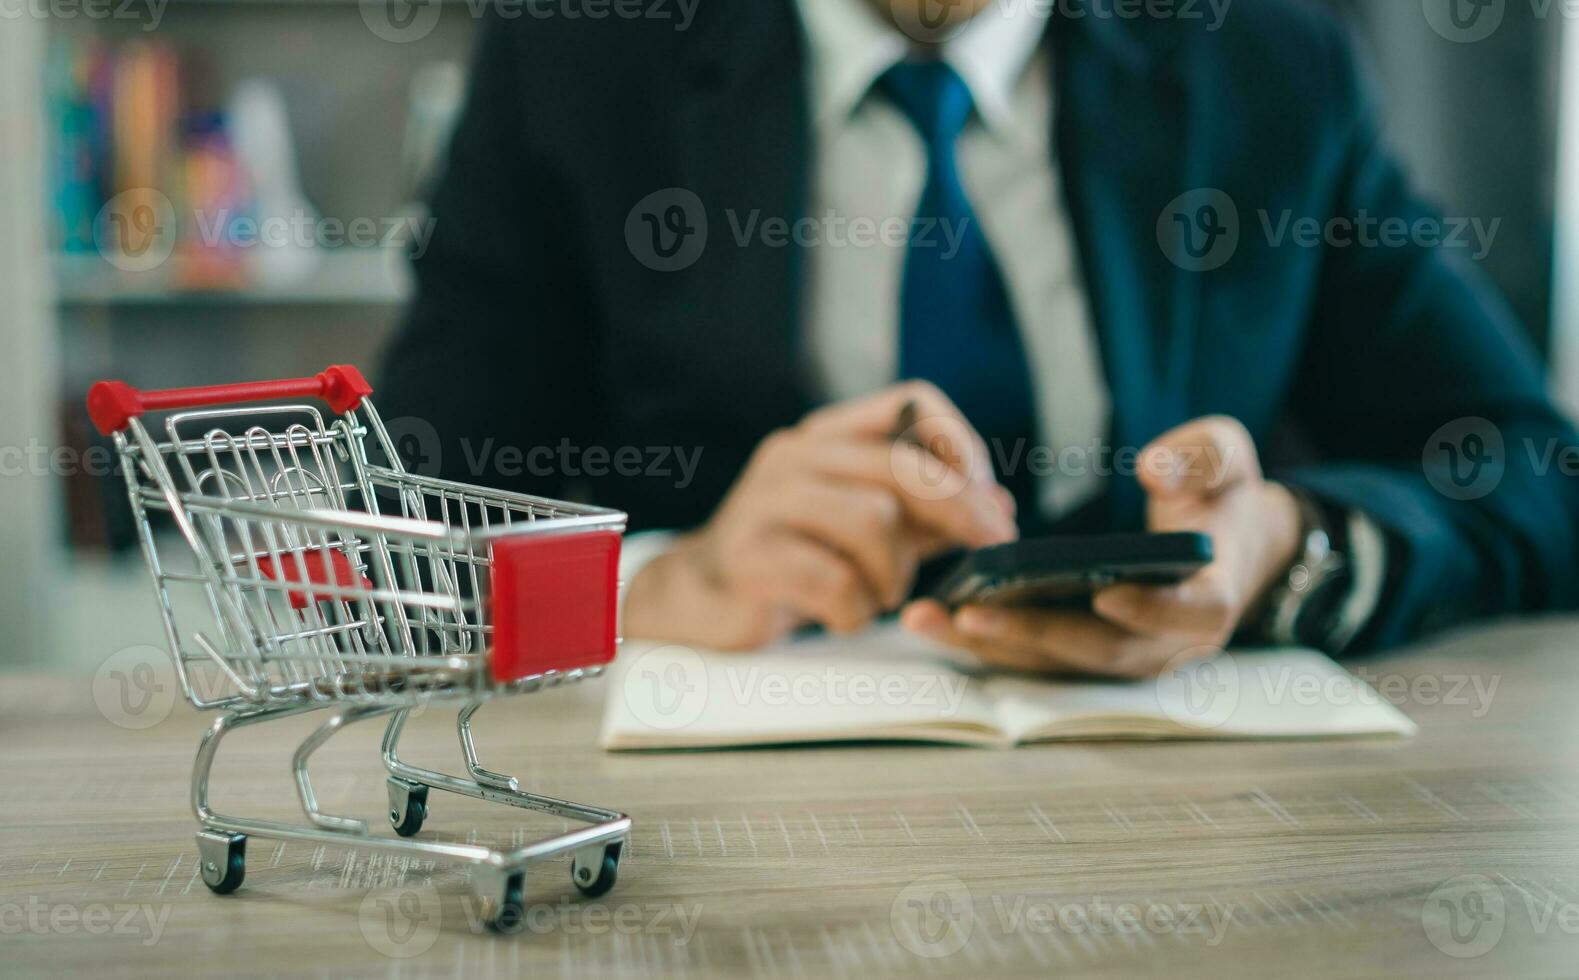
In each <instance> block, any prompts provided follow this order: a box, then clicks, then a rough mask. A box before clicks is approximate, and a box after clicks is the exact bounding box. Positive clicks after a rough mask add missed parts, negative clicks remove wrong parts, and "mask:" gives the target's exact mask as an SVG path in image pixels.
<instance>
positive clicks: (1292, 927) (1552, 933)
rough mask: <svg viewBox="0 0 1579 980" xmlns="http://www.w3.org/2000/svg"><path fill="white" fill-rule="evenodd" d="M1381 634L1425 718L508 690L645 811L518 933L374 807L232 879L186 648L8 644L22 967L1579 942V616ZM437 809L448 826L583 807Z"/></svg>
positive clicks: (536, 721) (344, 751)
mask: <svg viewBox="0 0 1579 980" xmlns="http://www.w3.org/2000/svg"><path fill="white" fill-rule="evenodd" d="M128 656H135V655H128ZM1356 666H1358V667H1360V668H1361V669H1362V672H1363V673H1364V674H1365V675H1366V676H1367V677H1369V678H1370V679H1372V680H1373V682H1376V683H1379V686H1380V687H1381V689H1382V690H1383V691H1384V693H1388V695H1389V698H1390V699H1391V700H1394V701H1395V702H1396V703H1398V704H1399V706H1400V707H1401V708H1402V709H1403V710H1404V711H1405V712H1406V713H1407V714H1409V715H1410V716H1411V717H1413V718H1414V719H1415V720H1416V721H1417V722H1419V724H1420V734H1419V735H1418V737H1416V738H1414V739H1412V740H1397V739H1375V740H1351V741H1329V742H1278V743H1267V742H1263V743H1228V744H1213V743H1160V744H1135V743H1117V744H1095V743H1084V744H1060V745H1043V746H1035V747H1027V748H1021V749H1018V750H1013V751H992V750H977V749H957V748H945V747H924V746H904V747H900V746H845V747H830V748H821V749H791V750H748V751H733V752H719V753H673V754H645V755H632V754H626V755H609V754H605V753H603V752H601V751H599V750H598V749H597V748H596V747H595V745H594V737H595V730H596V724H597V720H598V714H599V699H600V698H601V696H602V693H603V692H602V690H601V682H593V683H591V684H586V685H582V686H580V687H579V688H570V689H564V690H560V691H554V692H549V693H545V694H540V695H531V696H526V697H520V698H514V699H509V700H504V701H499V702H496V703H494V704H493V705H490V706H489V707H487V708H485V709H484V711H483V713H482V714H481V715H480V716H479V717H478V720H477V729H478V738H479V750H480V752H481V754H482V759H483V762H484V764H488V765H491V766H492V767H493V768H503V769H505V770H506V771H509V772H512V773H514V774H516V775H518V776H520V777H521V778H522V782H523V784H525V785H526V786H527V787H528V788H531V789H535V790H537V791H540V792H545V793H549V794H552V795H556V796H561V797H566V798H569V799H575V800H583V801H586V802H592V803H599V804H607V805H610V806H613V807H617V808H620V809H623V810H625V811H627V812H628V813H630V814H631V815H632V817H633V818H634V819H635V831H634V834H633V837H632V839H631V841H630V842H629V843H628V844H627V845H626V849H625V857H624V862H623V864H622V866H621V874H620V882H619V885H618V887H616V888H615V890H614V891H613V892H612V893H610V894H609V895H607V896H605V897H604V898H602V899H599V900H596V901H585V900H580V899H578V898H577V897H575V892H574V890H573V889H572V888H571V887H570V884H569V878H568V871H567V869H560V868H558V867H557V866H555V867H554V868H553V871H552V873H551V874H548V873H544V874H536V875H535V877H532V878H531V879H529V881H528V887H527V901H528V910H527V916H526V928H525V930H524V931H523V932H522V933H521V934H519V935H516V936H511V937H499V936H495V935H492V934H489V933H487V932H485V931H482V930H481V928H480V926H479V925H478V924H477V921H476V903H475V902H474V901H473V900H472V898H471V893H470V890H469V889H468V887H467V877H466V874H465V872H464V871H460V870H456V869H453V868H446V867H444V866H439V867H430V866H426V865H423V866H418V865H414V864H406V863H403V862H395V861H391V860H389V859H386V858H383V857H381V856H380V855H377V854H374V853H371V852H368V851H366V850H362V851H359V850H358V849H357V848H356V847H355V846H354V845H355V842H354V840H353V841H348V845H347V846H324V847H317V846H312V845H308V844H297V843H292V844H288V845H281V844H279V843H278V842H273V841H268V840H263V839H257V838H254V839H253V840H252V841H251V843H250V845H249V851H248V862H249V863H248V875H247V880H246V884H245V885H244V886H243V887H242V889H241V890H240V891H238V892H236V893H235V894H234V895H230V896H227V897H217V896H214V895H211V894H210V893H209V892H208V889H207V888H205V887H204V886H203V884H202V882H201V881H200V880H199V878H198V877H197V874H196V870H197V869H196V865H195V862H194V855H195V853H196V852H195V848H194V846H193V837H192V834H193V831H194V829H195V824H194V820H193V818H192V816H191V814H190V812H189V810H188V809H187V802H186V800H187V779H188V774H189V769H190V765H191V761H192V755H193V749H194V747H195V744H196V740H197V737H198V734H199V731H200V729H201V728H202V726H203V723H204V720H205V718H204V716H200V715H199V714H198V713H197V712H194V711H192V710H190V709H189V708H188V707H187V706H186V705H185V704H184V702H183V703H180V704H175V705H174V706H173V707H172V706H171V705H170V697H169V696H170V694H171V693H172V691H173V687H172V685H171V684H169V683H168V681H169V677H168V675H166V674H157V675H150V674H147V673H143V674H140V675H139V674H137V673H135V672H132V671H127V670H124V669H122V668H124V667H125V663H120V666H119V667H117V666H116V663H115V662H112V663H108V664H107V665H106V668H105V669H104V670H101V671H100V674H99V675H98V677H97V679H94V678H88V677H80V678H75V677H73V678H67V677H40V676H27V675H0V772H3V773H4V775H5V780H4V783H3V794H4V798H3V802H0V975H5V976H15V975H66V974H77V973H82V974H89V975H100V976H119V975H146V976H157V977H169V976H186V975H208V974H219V975H228V976H249V975H265V974H275V975H278V974H289V975H306V976H323V977H336V978H339V977H347V976H358V975H364V974H366V975H389V976H394V977H421V976H440V975H450V974H452V973H455V972H460V971H464V972H465V973H467V974H468V975H491V974H510V975H522V974H525V973H528V972H530V973H531V975H533V976H545V975H549V974H567V975H581V976H589V977H603V976H623V975H662V976H682V977H683V976H702V975H723V974H730V975H733V974H749V975H755V976H763V977H780V976H783V977H798V976H805V977H866V976H872V975H879V974H896V975H904V976H922V977H927V976H949V975H958V974H976V975H988V974H1024V975H1039V976H1046V975H1051V974H1056V975H1060V976H1074V975H1114V976H1118V975H1131V974H1134V973H1140V972H1157V973H1161V972H1166V973H1168V974H1170V975H1174V976H1214V977H1215V976H1246V977H1266V976H1274V975H1276V976H1287V975H1304V974H1324V975H1327V974H1340V973H1341V974H1343V975H1345V976H1349V977H1353V976H1382V975H1417V976H1418V975H1430V976H1492V975H1503V976H1514V975H1527V976H1554V977H1555V976H1574V975H1576V974H1579V710H1576V694H1579V621H1574V620H1546V621H1543V622H1537V623H1525V624H1508V625H1501V626H1496V627H1493V628H1490V629H1484V630H1480V631H1475V632H1469V633H1462V634H1457V635H1455V636H1452V637H1449V638H1446V639H1444V640H1440V641H1437V642H1435V643H1433V644H1430V645H1428V646H1424V647H1421V648H1419V649H1415V650H1410V651H1405V652H1401V653H1399V654H1396V655H1392V656H1388V657H1386V658H1381V659H1373V660H1366V661H1361V662H1358V663H1357V664H1356ZM113 670H120V672H121V676H122V677H130V678H132V680H133V681H134V682H135V683H134V684H132V685H131V686H127V687H123V686H118V685H119V682H118V681H117V682H115V683H112V682H111V681H112V679H113V678H112V671H113ZM128 694H130V695H132V697H130V698H129V699H128V697H127V695H128ZM137 709H141V710H140V712H139V711H138V710H137ZM312 724H313V720H312V719H311V718H310V717H309V718H306V719H301V718H297V719H289V720H286V721H283V722H278V723H274V724H272V725H264V726H260V727H257V728H252V729H248V730H245V731H242V732H239V733H237V734H236V735H235V736H233V738H232V739H231V740H230V741H229V742H227V745H226V747H225V749H224V750H223V751H222V752H221V755H220V760H219V765H218V770H217V774H216V777H215V785H214V798H215V802H216V805H217V806H219V807H220V808H221V809H225V810H229V811H231V812H235V813H241V814H246V815H250V816H276V817H280V818H286V819H289V818H290V817H292V816H293V815H294V816H295V817H296V818H298V819H299V818H300V812H299V810H297V809H296V799H295V795H294V788H293V786H292V783H291V781H290V778H289V759H290V753H291V750H292V748H293V747H294V745H295V743H296V741H298V740H299V739H300V738H301V737H302V736H303V735H304V734H305V733H306V731H307V730H308V729H309V728H310V726H311V725H312ZM451 725H452V722H451V720H450V717H449V716H448V715H447V714H445V713H442V712H440V711H439V710H438V709H437V708H430V709H429V710H428V711H427V712H426V714H425V715H424V716H422V717H420V718H418V719H417V720H415V721H414V722H413V724H412V727H411V729H410V730H409V732H408V735H407V736H406V739H405V742H404V746H405V747H406V748H407V751H408V753H409V754H410V755H411V756H413V757H414V761H418V762H424V761H425V762H428V763H431V764H434V765H442V766H444V767H451V766H452V765H453V764H454V760H455V759H456V758H457V752H456V751H455V747H454V738H453V728H452V727H451ZM128 726H143V727H136V728H133V727H128ZM378 736H379V726H378V725H377V723H370V724H367V725H365V726H361V727H360V728H353V729H351V730H350V731H348V732H346V733H344V734H342V735H340V736H339V737H337V738H336V740H335V741H333V742H331V743H330V744H329V746H327V747H326V748H325V749H324V750H323V751H322V752H321V753H320V754H319V758H318V761H317V764H316V768H315V773H316V776H317V784H318V788H319V793H320V797H321V799H322V802H323V804H324V805H325V808H326V809H329V810H330V811H331V812H345V811H354V812H356V813H358V814H361V815H364V816H366V817H368V818H369V819H372V820H377V819H378V817H379V814H380V813H381V812H382V810H383V808H384V806H385V803H384V787H383V771H382V768H381V766H380V764H379V762H378V759H377V755H376V752H377V740H378ZM430 808H431V811H432V813H431V816H430V817H429V821H428V827H429V828H430V830H431V831H432V833H433V834H434V835H435V836H438V837H440V838H445V839H455V840H468V839H480V840H496V841H503V842H508V841H510V840H512V839H513V840H521V839H523V838H522V835H523V834H527V835H529V834H531V833H533V832H540V831H541V830H542V829H553V828H556V827H558V826H562V824H561V823H560V822H559V821H558V820H557V819H549V820H546V821H545V820H544V819H542V818H535V817H530V816H528V817H526V818H524V819H526V822H525V823H522V820H523V815H522V812H521V811H514V810H510V809H508V808H503V807H498V806H490V805H487V804H483V803H480V802H476V801H472V800H465V799H461V798H458V797H452V796H445V795H443V794H439V793H437V792H435V793H434V795H433V796H432V797H431V798H430ZM534 821H535V822H534ZM375 827H376V831H377V832H387V825H383V824H375ZM428 833H429V832H428V831H425V832H424V834H425V835H427V834H428Z"/></svg>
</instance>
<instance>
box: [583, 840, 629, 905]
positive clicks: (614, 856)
mask: <svg viewBox="0 0 1579 980" xmlns="http://www.w3.org/2000/svg"><path fill="white" fill-rule="evenodd" d="M620 846H621V845H620V844H610V845H609V846H608V847H605V848H604V849H603V856H602V859H601V860H598V861H596V862H592V863H586V864H583V863H582V862H581V861H579V860H576V861H571V862H570V880H571V881H572V882H574V883H575V886H576V888H578V889H579V890H580V891H581V894H583V895H585V896H587V897H588V898H597V897H598V896H600V895H607V894H608V892H609V889H611V888H613V887H614V880H615V879H616V878H618V877H619V871H620ZM594 872H595V873H596V874H597V877H595V878H594V877H593V874H594Z"/></svg>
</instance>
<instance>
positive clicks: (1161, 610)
mask: <svg viewBox="0 0 1579 980" xmlns="http://www.w3.org/2000/svg"><path fill="white" fill-rule="evenodd" d="M1091 608H1092V611H1093V612H1095V613H1096V614H1097V615H1098V616H1101V617H1102V618H1103V619H1105V620H1107V621H1108V622H1110V623H1113V624H1115V625H1117V626H1120V627H1123V628H1124V629H1126V630H1129V631H1130V632H1132V633H1140V634H1145V635H1151V636H1156V635H1176V636H1188V637H1195V638H1197V639H1201V640H1207V641H1217V640H1222V639H1224V638H1226V636H1227V635H1228V634H1229V633H1231V632H1232V631H1233V628H1234V617H1235V610H1236V609H1237V608H1238V603H1237V602H1236V601H1235V598H1234V596H1233V595H1232V594H1231V592H1230V590H1229V589H1228V588H1227V587H1226V585H1225V584H1224V582H1223V579H1222V576H1220V575H1219V574H1217V572H1216V570H1215V569H1206V570H1204V571H1201V572H1198V573H1197V574H1195V575H1192V576H1190V577H1189V578H1188V579H1186V580H1185V581H1183V582H1181V583H1179V584H1178V585H1167V586H1146V585H1132V584H1120V585H1113V586H1109V587H1108V588H1105V589H1102V590H1101V591H1099V592H1098V593H1097V594H1096V595H1095V596H1094V597H1093V598H1092V601H1091Z"/></svg>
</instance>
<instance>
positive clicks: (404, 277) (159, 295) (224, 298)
mask: <svg viewBox="0 0 1579 980" xmlns="http://www.w3.org/2000/svg"><path fill="white" fill-rule="evenodd" d="M201 2H212V0H201ZM242 2H249V3H250V2H261V0H242ZM286 2H306V0H286ZM314 2H326V3H327V2H336V0H314ZM316 262H317V267H316V268H315V269H313V270H312V272H311V273H309V274H308V275H305V276H303V277H302V278H301V279H300V280H299V281H297V282H292V283H290V284H288V285H283V286H281V285H274V286H262V285H243V286H226V287H220V288H201V287H194V286H191V285H187V284H184V283H183V282H182V281H181V280H180V277H179V274H178V272H177V271H176V270H174V269H169V270H164V269H161V270H156V271H153V272H124V271H122V270H120V269H117V268H116V267H114V266H113V265H110V264H109V263H107V262H105V261H104V260H103V259H102V258H100V257H99V256H97V255H92V254H57V255H56V256H55V258H54V273H55V292H56V298H57V301H58V302H59V303H60V305H61V306H62V307H93V306H134V305H135V306H165V307H177V306H207V307H212V306H224V305H227V304H238V303H244V304H252V305H262V306H283V307H291V306H311V305H336V306H339V305H366V306H398V305H400V304H401V303H403V302H405V300H406V299H407V297H408V296H409V295H410V292H411V281H410V280H411V277H410V273H409V270H408V269H407V267H406V263H405V260H404V258H403V257H402V256H401V254H400V253H398V252H393V251H389V250H386V249H371V248H370V249H361V248H357V249H350V248H347V249H336V250H331V251H325V252H324V253H323V254H321V255H318V256H316Z"/></svg>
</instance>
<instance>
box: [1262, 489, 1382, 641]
mask: <svg viewBox="0 0 1579 980" xmlns="http://www.w3.org/2000/svg"><path fill="white" fill-rule="evenodd" d="M1289 490H1290V492H1291V493H1292V494H1293V495H1294V500H1295V502H1296V503H1297V504H1298V506H1299V513H1300V524H1301V534H1302V536H1303V542H1304V543H1303V546H1302V548H1301V551H1300V555H1299V557H1298V558H1296V559H1295V560H1294V564H1292V565H1291V566H1289V570H1288V574H1287V576H1286V577H1285V578H1284V580H1283V581H1282V582H1279V583H1278V584H1277V585H1275V586H1274V587H1273V588H1272V591H1271V593H1270V594H1269V595H1268V596H1267V604H1266V606H1265V609H1264V612H1263V615H1262V619H1261V624H1260V629H1258V630H1257V631H1256V632H1257V633H1259V634H1260V635H1261V636H1262V637H1263V638H1265V639H1266V640H1267V641H1269V642H1271V643H1273V644H1276V645H1278V646H1310V647H1318V648H1320V649H1323V650H1327V651H1330V652H1334V653H1335V652H1337V651H1339V650H1342V649H1343V648H1344V647H1345V646H1347V645H1348V644H1349V641H1350V640H1352V639H1353V638H1354V633H1355V632H1357V631H1358V625H1359V624H1349V623H1344V622H1342V619H1343V618H1344V617H1343V616H1342V612H1343V608H1344V604H1345V600H1346V599H1347V598H1348V596H1349V593H1350V591H1351V589H1352V587H1353V584H1354V582H1353V570H1352V568H1351V566H1350V563H1349V560H1348V557H1347V554H1346V549H1345V547H1344V546H1345V543H1346V535H1345V534H1344V522H1343V521H1342V520H1334V519H1332V518H1331V517H1329V515H1328V514H1327V512H1326V510H1325V509H1324V508H1323V507H1322V506H1321V505H1320V504H1319V503H1317V502H1316V501H1315V500H1313V499H1312V498H1311V497H1310V496H1308V495H1307V494H1305V493H1302V492H1301V491H1299V490H1297V489H1294V488H1292V487H1290V488H1289Z"/></svg>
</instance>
